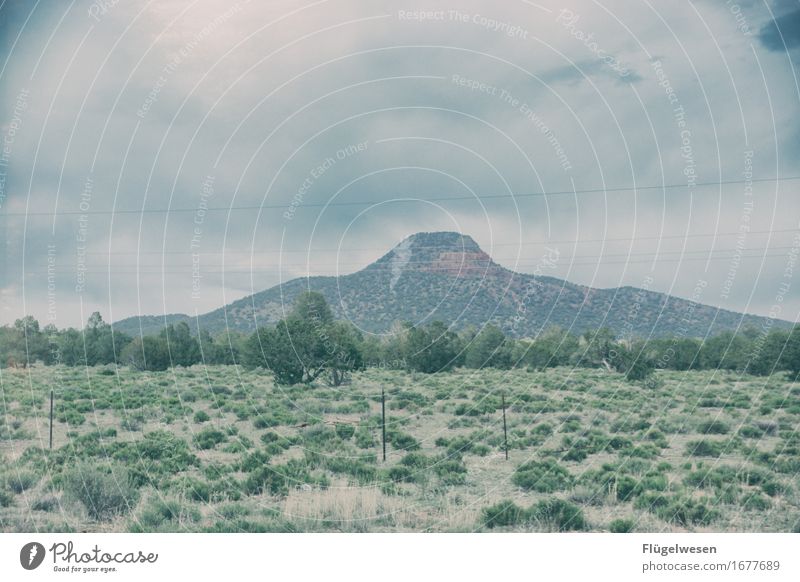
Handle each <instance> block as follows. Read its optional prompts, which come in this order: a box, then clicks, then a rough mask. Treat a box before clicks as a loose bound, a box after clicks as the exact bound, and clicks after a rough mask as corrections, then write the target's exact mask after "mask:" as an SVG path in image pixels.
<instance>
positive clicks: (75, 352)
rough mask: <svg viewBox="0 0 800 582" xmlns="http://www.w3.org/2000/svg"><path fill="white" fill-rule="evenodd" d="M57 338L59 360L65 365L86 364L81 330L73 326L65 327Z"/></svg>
mask: <svg viewBox="0 0 800 582" xmlns="http://www.w3.org/2000/svg"><path fill="white" fill-rule="evenodd" d="M58 339H59V350H60V351H61V362H62V363H63V364H64V365H65V366H85V365H86V349H85V347H84V343H83V334H82V333H81V332H79V331H78V330H77V329H74V328H69V329H65V330H64V331H62V332H61V333H60V334H59V338H58Z"/></svg>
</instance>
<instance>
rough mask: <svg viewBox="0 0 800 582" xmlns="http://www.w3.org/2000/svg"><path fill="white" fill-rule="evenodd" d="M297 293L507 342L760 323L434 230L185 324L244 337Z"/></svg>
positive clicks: (373, 323)
mask: <svg viewBox="0 0 800 582" xmlns="http://www.w3.org/2000/svg"><path fill="white" fill-rule="evenodd" d="M305 290H314V291H319V292H321V293H322V294H323V295H325V297H326V298H327V300H328V302H329V303H330V305H331V308H332V309H333V311H334V313H335V315H336V316H337V317H338V318H342V319H348V320H350V321H351V322H353V323H354V324H355V325H357V326H358V327H360V328H361V329H362V330H364V331H368V332H375V333H380V332H386V331H387V330H389V329H390V328H391V326H392V325H393V324H394V323H395V322H398V321H410V322H412V323H415V324H417V323H428V322H431V321H434V320H441V321H444V322H447V323H449V324H453V326H454V327H455V328H456V329H462V328H465V327H468V326H476V327H480V326H482V325H484V324H486V323H487V322H491V323H494V324H496V325H498V326H500V327H502V328H503V329H504V330H505V331H506V333H508V334H509V335H512V336H516V337H531V336H534V335H536V334H537V333H538V332H539V331H540V330H541V329H543V328H545V327H548V326H551V325H558V326H561V327H564V328H569V329H571V330H572V331H573V332H582V331H585V330H588V329H594V328H597V327H601V326H607V327H610V328H611V329H613V330H614V331H616V332H617V333H618V334H620V335H624V336H629V335H635V336H645V337H646V336H650V335H652V336H655V337H658V336H667V335H676V334H679V335H687V336H693V337H704V336H706V335H707V334H709V333H712V334H714V333H718V332H720V331H723V330H733V329H736V328H739V327H747V326H754V327H760V326H761V325H762V324H763V323H764V321H765V318H763V317H759V316H754V315H745V314H740V313H735V312H732V311H726V310H723V309H718V308H716V307H710V306H707V305H700V304H697V303H693V302H691V301H688V300H685V299H680V298H678V297H673V296H670V295H665V294H663V293H656V292H653V291H645V290H642V289H636V288H633V287H620V288H614V289H594V288H591V287H585V286H582V285H576V284H574V283H570V282H567V281H563V280H560V279H556V278H552V277H544V276H534V275H531V274H523V273H515V272H513V271H510V270H508V269H506V268H504V267H502V266H500V265H498V264H497V263H495V262H494V261H493V260H492V258H491V257H490V256H489V255H487V254H486V253H485V252H483V250H482V249H481V248H480V247H479V246H478V245H477V243H476V242H475V241H474V240H473V239H472V238H471V237H469V236H466V235H461V234H458V233H454V232H435V233H419V234H415V235H412V236H410V237H408V238H406V239H405V240H403V241H402V242H401V243H400V244H399V245H397V246H396V247H395V248H394V249H392V250H391V251H389V252H388V253H387V254H385V255H384V256H383V257H381V258H380V259H378V260H377V261H375V262H374V263H372V264H371V265H368V266H367V267H365V268H364V269H362V270H360V271H358V272H356V273H352V274H350V275H344V276H340V277H310V278H302V279H294V280H292V281H288V282H287V283H284V284H283V285H279V286H275V287H272V288H270V289H267V290H265V291H261V292H259V293H256V294H254V295H251V296H249V297H245V298H242V299H240V300H238V301H234V302H233V303H231V304H229V305H226V306H224V307H221V308H219V309H216V310H214V311H211V312H209V313H206V314H203V315H201V316H199V318H198V319H199V321H198V322H194V321H193V322H191V323H192V325H191V327H192V328H193V329H194V328H195V327H196V325H197V324H198V323H199V325H200V327H203V328H206V329H208V330H209V331H211V332H212V333H216V332H220V331H223V330H225V328H226V325H227V326H228V327H230V328H231V329H235V330H237V331H244V332H252V331H253V330H254V329H255V328H256V325H265V324H272V323H275V322H276V321H278V320H279V319H281V318H282V317H283V315H284V313H285V312H287V311H288V310H290V309H291V305H292V302H293V301H294V299H295V297H296V296H297V295H298V294H299V293H301V292H303V291H305ZM181 319H185V320H189V316H186V315H184V316H181V315H175V314H171V315H168V316H167V320H168V323H174V322H176V321H180V320H181ZM226 320H227V324H226ZM164 321H165V320H164V317H163V316H146V317H142V318H139V317H133V318H128V319H125V320H122V321H119V322H117V323H115V324H114V328H115V329H116V330H119V331H124V332H126V333H130V334H134V335H138V334H139V333H140V325H141V330H142V331H144V333H145V334H148V333H157V332H158V331H159V330H160V329H161V328H162V327H163V326H164ZM777 325H787V326H788V325H789V324H788V323H786V322H778V323H777Z"/></svg>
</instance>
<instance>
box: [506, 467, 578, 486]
mask: <svg viewBox="0 0 800 582" xmlns="http://www.w3.org/2000/svg"><path fill="white" fill-rule="evenodd" d="M512 481H513V483H514V484H515V485H517V486H518V487H522V488H523V489H525V490H526V491H538V492H539V493H552V492H553V491H560V490H563V489H567V488H568V487H571V486H572V484H573V482H574V480H573V478H572V475H570V474H569V472H568V471H567V470H566V469H565V468H564V467H561V466H560V465H559V464H558V463H556V462H555V461H553V460H552V459H547V460H545V461H529V462H527V463H524V464H522V465H520V466H519V467H517V470H516V472H515V473H514V476H513V477H512Z"/></svg>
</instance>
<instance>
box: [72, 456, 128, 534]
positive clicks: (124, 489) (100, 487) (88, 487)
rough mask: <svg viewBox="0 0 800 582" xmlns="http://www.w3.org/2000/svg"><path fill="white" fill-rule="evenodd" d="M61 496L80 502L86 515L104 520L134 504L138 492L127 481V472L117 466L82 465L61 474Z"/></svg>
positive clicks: (123, 511) (121, 512)
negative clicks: (111, 467) (105, 470)
mask: <svg viewBox="0 0 800 582" xmlns="http://www.w3.org/2000/svg"><path fill="white" fill-rule="evenodd" d="M62 487H63V490H64V495H65V496H67V498H69V499H73V500H75V501H78V502H80V503H81V504H82V505H83V506H84V507H85V508H86V512H87V513H88V514H89V517H91V518H92V519H94V520H96V521H105V520H109V519H112V518H113V517H114V516H116V515H120V514H123V513H125V512H126V511H128V510H129V509H131V508H132V507H133V506H134V505H136V501H137V500H138V497H139V495H138V492H137V491H136V489H134V488H133V487H132V486H131V485H130V483H129V480H128V473H127V471H126V470H125V469H123V468H120V467H115V468H113V470H112V471H110V472H104V471H101V470H100V469H97V468H95V467H92V466H90V465H88V464H83V465H79V466H77V467H75V468H74V469H71V470H70V471H69V472H67V473H66V474H64V476H63V479H62Z"/></svg>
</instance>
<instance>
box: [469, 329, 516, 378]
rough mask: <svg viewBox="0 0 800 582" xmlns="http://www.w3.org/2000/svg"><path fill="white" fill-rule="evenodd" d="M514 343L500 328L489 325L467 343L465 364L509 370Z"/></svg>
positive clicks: (473, 366) (471, 366)
mask: <svg viewBox="0 0 800 582" xmlns="http://www.w3.org/2000/svg"><path fill="white" fill-rule="evenodd" d="M513 343H514V342H513V341H511V340H509V339H508V338H506V336H505V335H504V334H503V332H502V331H501V330H500V328H498V327H496V326H494V325H487V326H486V327H485V328H483V329H482V330H481V331H480V333H478V334H477V335H476V336H475V337H474V338H473V339H472V341H470V342H469V343H468V344H467V348H466V353H465V357H464V366H466V367H467V368H500V369H503V370H507V369H509V368H510V367H511V366H512V364H513V360H512V357H513V353H512V349H513Z"/></svg>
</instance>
